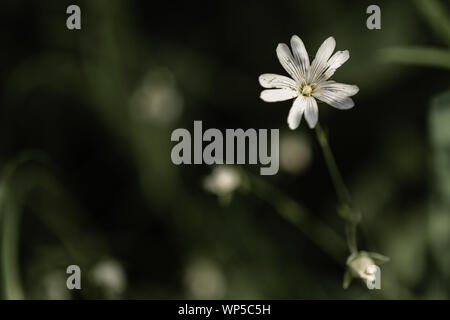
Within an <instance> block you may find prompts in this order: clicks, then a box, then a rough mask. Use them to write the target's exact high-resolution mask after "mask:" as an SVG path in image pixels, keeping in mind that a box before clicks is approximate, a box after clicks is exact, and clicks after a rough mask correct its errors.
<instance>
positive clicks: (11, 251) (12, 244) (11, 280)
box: [0, 190, 24, 300]
mask: <svg viewBox="0 0 450 320" xmlns="http://www.w3.org/2000/svg"><path fill="white" fill-rule="evenodd" d="M8 191H9V190H5V194H6V195H7V196H8V198H9V199H8V201H7V202H4V203H3V205H2V207H3V208H2V211H3V213H4V214H3V221H2V223H1V226H2V228H1V232H2V234H1V249H0V250H1V270H2V282H3V295H4V298H5V299H7V300H22V299H23V298H24V295H23V290H22V285H21V281H20V275H19V270H20V268H19V262H18V261H19V258H18V243H19V224H20V208H19V207H18V205H17V204H16V203H15V199H11V197H13V196H12V195H11V194H10V193H9V192H8Z"/></svg>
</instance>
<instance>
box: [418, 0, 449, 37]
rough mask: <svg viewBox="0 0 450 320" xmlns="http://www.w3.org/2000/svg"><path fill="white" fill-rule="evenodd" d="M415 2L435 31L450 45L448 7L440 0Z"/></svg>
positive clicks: (419, 0)
mask: <svg viewBox="0 0 450 320" xmlns="http://www.w3.org/2000/svg"><path fill="white" fill-rule="evenodd" d="M414 2H415V4H416V6H417V8H418V9H419V12H420V13H421V14H422V16H423V17H424V18H425V21H426V22H427V23H428V24H429V25H430V27H431V29H432V30H433V32H434V33H435V34H436V35H437V36H438V37H439V38H441V40H442V41H444V43H446V44H447V45H448V46H450V17H448V15H446V14H445V13H446V12H448V9H447V8H445V6H443V5H442V3H441V2H440V1H438V0H415V1H414Z"/></svg>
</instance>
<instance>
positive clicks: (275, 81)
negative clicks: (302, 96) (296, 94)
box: [259, 73, 297, 89]
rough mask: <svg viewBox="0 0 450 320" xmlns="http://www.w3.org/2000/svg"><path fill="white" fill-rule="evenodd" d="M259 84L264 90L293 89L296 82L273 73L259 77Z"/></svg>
mask: <svg viewBox="0 0 450 320" xmlns="http://www.w3.org/2000/svg"><path fill="white" fill-rule="evenodd" d="M259 83H260V84H261V85H262V86H263V87H264V88H280V89H281V88H289V89H295V88H296V85H297V84H296V82H295V81H294V80H292V79H291V78H288V77H285V76H280V75H278V74H273V73H264V74H262V75H260V76H259Z"/></svg>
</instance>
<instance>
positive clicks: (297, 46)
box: [291, 35, 309, 75]
mask: <svg viewBox="0 0 450 320" xmlns="http://www.w3.org/2000/svg"><path fill="white" fill-rule="evenodd" d="M291 47H292V53H293V54H294V58H295V60H296V62H297V64H298V65H299V66H300V70H301V71H302V75H304V74H305V73H306V70H308V68H309V57H308V52H307V51H306V49H305V45H304V44H303V41H302V39H300V38H299V37H298V36H296V35H294V36H292V38H291Z"/></svg>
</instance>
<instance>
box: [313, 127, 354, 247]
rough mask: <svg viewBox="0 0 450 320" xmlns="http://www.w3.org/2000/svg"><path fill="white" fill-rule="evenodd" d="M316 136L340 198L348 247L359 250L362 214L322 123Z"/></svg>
mask: <svg viewBox="0 0 450 320" xmlns="http://www.w3.org/2000/svg"><path fill="white" fill-rule="evenodd" d="M316 136H317V141H318V142H319V144H320V147H321V148H322V153H323V156H324V159H325V163H326V165H327V168H328V171H329V173H330V176H331V181H332V182H333V185H334V188H335V190H336V193H337V196H338V198H339V202H340V207H339V214H340V216H341V217H342V218H343V219H344V220H345V235H346V239H347V245H348V248H349V250H350V252H351V253H354V252H357V251H358V247H357V241H356V227H357V225H358V223H359V220H360V215H359V213H358V212H357V211H355V210H354V209H353V206H352V199H351V196H350V192H349V191H348V189H347V186H346V185H345V183H344V180H343V179H342V175H341V173H340V171H339V169H338V167H337V164H336V160H335V159H334V156H333V152H332V151H331V148H330V145H329V143H328V138H327V135H326V133H325V131H324V130H323V129H322V127H321V126H320V123H317V125H316Z"/></svg>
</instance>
